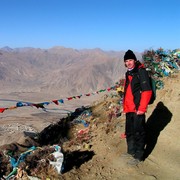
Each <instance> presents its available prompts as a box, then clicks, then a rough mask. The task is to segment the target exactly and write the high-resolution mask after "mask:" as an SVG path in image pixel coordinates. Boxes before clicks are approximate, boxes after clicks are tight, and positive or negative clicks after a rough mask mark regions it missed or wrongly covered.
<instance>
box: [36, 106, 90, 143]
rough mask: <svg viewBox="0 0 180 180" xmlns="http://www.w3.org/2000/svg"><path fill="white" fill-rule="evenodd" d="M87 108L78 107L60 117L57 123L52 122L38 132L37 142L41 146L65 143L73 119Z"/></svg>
mask: <svg viewBox="0 0 180 180" xmlns="http://www.w3.org/2000/svg"><path fill="white" fill-rule="evenodd" d="M85 110H87V108H86V107H84V106H82V107H81V108H77V109H76V110H75V111H74V112H73V113H71V114H70V115H69V116H68V117H65V118H62V119H60V121H59V122H57V123H55V124H50V125H49V126H48V127H46V128H44V129H43V130H42V131H41V132H40V133H39V134H38V140H37V142H38V143H39V144H40V145H41V146H44V145H53V144H63V142H65V141H67V140H68V135H69V131H70V128H71V124H70V123H71V121H73V119H75V118H76V117H78V116H79V115H80V114H82V113H83V112H84V111H85Z"/></svg>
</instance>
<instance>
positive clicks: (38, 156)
mask: <svg viewBox="0 0 180 180" xmlns="http://www.w3.org/2000/svg"><path fill="white" fill-rule="evenodd" d="M163 81H164V89H161V90H158V91H157V99H156V101H155V102H154V104H152V105H150V106H149V109H148V113H147V130H148V131H147V138H148V139H147V140H148V141H147V149H146V159H145V161H144V162H142V163H140V164H139V165H138V166H129V165H127V161H128V159H126V158H123V157H121V154H122V153H123V152H125V151H126V139H125V137H124V125H125V117H124V115H123V114H122V113H121V110H122V107H121V105H120V104H119V97H118V95H117V94H116V92H111V93H109V94H107V95H105V96H104V97H102V98H101V99H99V100H98V101H95V102H94V103H93V104H92V105H91V106H88V107H82V108H78V109H76V111H74V113H72V114H71V116H69V117H67V118H62V119H61V120H60V121H58V122H57V123H53V124H50V125H49V126H47V127H46V128H44V129H43V130H42V131H40V132H38V133H37V134H36V133H30V132H29V133H28V132H26V133H24V137H23V136H21V139H19V141H17V142H13V143H10V144H4V145H3V146H1V153H0V158H1V161H0V163H1V164H0V170H1V171H0V173H1V177H2V176H4V177H5V176H8V175H10V173H11V172H12V171H13V168H12V162H11V164H10V162H9V158H10V157H14V158H15V159H16V160H17V159H18V157H20V156H21V155H22V153H25V154H24V155H25V156H23V158H22V161H21V162H19V163H18V169H16V172H15V169H14V172H13V173H12V176H11V177H13V176H16V177H17V179H18V178H19V179H20V178H21V179H32V178H35V177H36V178H37V179H38V178H39V179H47V178H48V179H80V180H83V179H87V180H93V179H107V180H108V179H122V180H126V179H130V180H134V179H138V180H141V179H144V180H155V179H160V180H166V179H167V180H169V179H174V180H178V179H179V177H180V176H179V173H178V172H179V168H180V164H179V162H180V154H179V152H180V144H179V135H180V133H179V128H180V121H179V107H180V91H179V89H180V75H179V73H176V74H174V75H173V76H171V77H164V78H163ZM7 138H8V137H7ZM54 145H58V146H60V147H61V148H62V149H61V150H62V151H61V152H62V153H63V154H64V161H63V162H64V163H63V166H62V168H61V174H60V173H59V174H58V172H57V169H55V168H54V167H55V166H54V167H53V165H50V161H56V160H57V159H56V158H55V157H54V156H52V153H53V152H55V151H56V150H57V149H55V146H54ZM32 147H34V149H33V150H30V149H29V148H32ZM28 150H29V151H30V153H29V154H27V152H28ZM21 157H22V156H21ZM15 167H17V166H15Z"/></svg>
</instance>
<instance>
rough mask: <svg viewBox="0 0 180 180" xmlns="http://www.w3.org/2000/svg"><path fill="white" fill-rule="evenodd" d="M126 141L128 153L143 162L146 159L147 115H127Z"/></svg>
mask: <svg viewBox="0 0 180 180" xmlns="http://www.w3.org/2000/svg"><path fill="white" fill-rule="evenodd" d="M125 133H126V141H127V152H128V153H129V154H131V155H133V156H134V158H136V159H139V160H140V161H142V160H143V159H144V147H145V136H146V133H145V115H137V114H136V113H126V129H125Z"/></svg>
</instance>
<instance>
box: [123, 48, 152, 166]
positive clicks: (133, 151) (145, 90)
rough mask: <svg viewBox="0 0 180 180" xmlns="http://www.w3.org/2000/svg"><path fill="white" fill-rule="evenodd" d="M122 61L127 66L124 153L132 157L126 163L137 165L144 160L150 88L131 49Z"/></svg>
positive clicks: (124, 104)
mask: <svg viewBox="0 0 180 180" xmlns="http://www.w3.org/2000/svg"><path fill="white" fill-rule="evenodd" d="M124 63H125V66H126V67H127V72H126V79H125V87H124V102H123V110H124V113H125V114H126V126H125V134H126V141H127V153H126V155H127V156H131V157H133V158H132V159H131V160H130V161H129V162H128V164H131V165H137V164H138V163H139V162H140V161H143V160H144V158H143V156H144V146H145V135H146V133H145V113H146V110H147V106H148V103H149V100H150V98H151V95H152V90H151V85H150V81H149V76H148V73H147V71H146V70H145V68H144V67H143V65H142V64H141V63H140V62H139V61H137V58H136V56H135V54H134V53H133V51H131V50H128V51H127V52H126V53H125V55H124Z"/></svg>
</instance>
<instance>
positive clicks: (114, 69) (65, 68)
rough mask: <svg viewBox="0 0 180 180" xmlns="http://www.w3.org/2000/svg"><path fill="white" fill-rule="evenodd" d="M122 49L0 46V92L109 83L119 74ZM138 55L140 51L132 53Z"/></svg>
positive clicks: (65, 90) (72, 91)
mask: <svg viewBox="0 0 180 180" xmlns="http://www.w3.org/2000/svg"><path fill="white" fill-rule="evenodd" d="M123 55H124V51H118V52H117V51H103V50H101V49H98V48H97V49H82V50H77V49H72V48H65V47H62V46H57V47H53V48H50V49H40V48H14V49H12V48H9V47H4V48H1V49H0V83H1V86H0V93H5V92H6V93H11V92H19V93H21V92H26V93H27V92H46V93H50V94H51V93H52V94H53V93H55V92H58V93H59V94H61V95H64V96H66V95H78V94H79V93H89V92H93V91H97V90H100V89H104V88H108V87H110V86H113V85H114V84H115V82H117V81H118V80H119V79H121V78H123V75H124V72H125V68H124V63H123ZM136 55H137V57H138V59H140V58H141V55H140V53H136Z"/></svg>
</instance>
